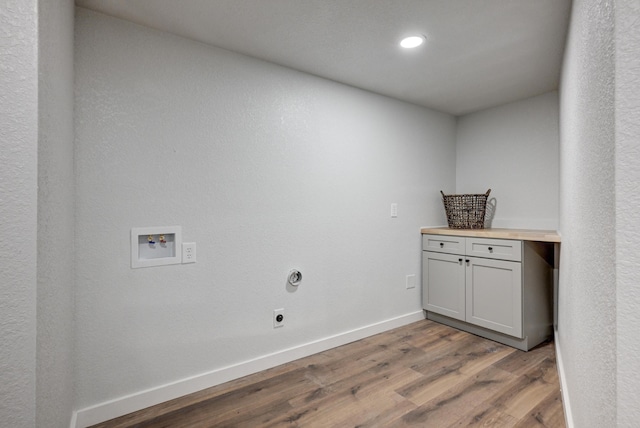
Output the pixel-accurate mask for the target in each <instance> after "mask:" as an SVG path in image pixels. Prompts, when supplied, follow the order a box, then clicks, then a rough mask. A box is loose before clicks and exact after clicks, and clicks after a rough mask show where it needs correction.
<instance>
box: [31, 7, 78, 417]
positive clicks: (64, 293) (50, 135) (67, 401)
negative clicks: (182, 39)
mask: <svg viewBox="0 0 640 428" xmlns="http://www.w3.org/2000/svg"><path fill="white" fill-rule="evenodd" d="M38 7H39V11H38V12H39V13H38V16H39V21H40V22H39V28H38V30H39V34H38V37H39V43H40V45H39V58H38V65H39V72H40V73H39V75H40V79H39V97H38V98H39V99H38V108H39V122H40V123H39V135H38V271H37V272H38V305H37V332H38V333H37V354H36V355H37V371H36V422H37V425H36V426H39V427H62V426H68V425H69V418H70V417H71V414H72V410H73V408H74V407H73V405H74V399H75V397H74V393H73V383H74V376H73V371H74V364H73V363H74V353H73V346H74V345H73V343H74V340H75V335H74V324H73V320H74V307H73V291H74V287H73V281H74V274H73V271H74V248H73V229H74V208H75V205H74V186H73V184H74V181H75V179H74V169H73V15H74V12H75V10H74V4H73V0H57V1H52V0H40V1H39V4H38Z"/></svg>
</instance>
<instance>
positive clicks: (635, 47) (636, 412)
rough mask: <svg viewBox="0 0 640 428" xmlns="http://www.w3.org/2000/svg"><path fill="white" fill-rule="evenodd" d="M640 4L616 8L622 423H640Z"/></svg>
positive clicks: (618, 389)
mask: <svg viewBox="0 0 640 428" xmlns="http://www.w3.org/2000/svg"><path fill="white" fill-rule="evenodd" d="M638 22H640V1H633V2H632V1H619V2H616V8H615V38H616V64H615V70H616V71H615V79H616V82H615V90H616V97H615V98H616V101H615V107H616V113H615V116H616V148H615V149H616V164H615V166H616V174H615V175H616V178H615V185H616V202H615V204H616V218H615V223H616V281H617V287H616V338H617V361H616V365H617V367H616V375H617V376H616V377H617V382H616V399H617V423H618V426H621V427H631V426H634V425H637V424H638V421H639V420H640V408H639V406H638V385H640V339H639V338H638V326H639V325H640V311H639V310H638V308H640V288H639V287H638V284H640V251H638V248H640V228H639V227H638V226H640V210H639V209H638V208H639V207H640V191H639V190H640V188H639V186H640V168H638V165H640V144H639V141H640V120H638V118H639V117H640V56H639V55H638V52H640V26H638Z"/></svg>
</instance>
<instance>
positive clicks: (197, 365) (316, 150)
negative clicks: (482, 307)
mask: <svg viewBox="0 0 640 428" xmlns="http://www.w3.org/2000/svg"><path fill="white" fill-rule="evenodd" d="M76 43H77V45H76V52H75V60H76V152H75V156H76V161H77V180H76V186H77V212H76V215H77V230H76V249H77V265H76V272H77V287H78V289H77V296H76V298H77V319H76V323H77V328H78V344H77V345H78V346H77V352H78V384H77V391H78V400H77V405H78V407H80V408H82V407H86V406H90V405H94V404H97V403H101V402H104V401H105V400H110V399H114V398H117V397H121V396H123V395H125V394H131V393H136V392H139V391H141V390H143V389H145V388H152V387H156V386H159V385H162V384H164V383H167V382H172V381H175V380H179V379H183V378H185V377H188V376H193V375H198V374H200V373H203V372H207V371H210V370H213V369H217V368H222V367H226V366H228V365H231V364H235V363H238V362H240V361H246V360H249V359H251V358H256V357H260V356H263V355H266V354H269V353H273V352H277V351H280V350H283V349H287V348H289V347H292V346H296V345H299V344H303V343H307V342H310V341H314V340H321V339H323V338H326V337H328V336H331V335H335V334H339V333H342V332H346V331H349V330H352V329H356V328H360V327H363V326H367V325H371V324H373V323H377V322H380V321H383V320H386V319H391V318H394V317H398V316H402V315H405V314H410V313H414V312H416V311H418V312H419V311H420V310H421V306H420V290H419V288H416V289H412V290H406V289H405V276H406V275H408V274H415V275H417V276H418V277H419V275H420V235H419V228H420V226H423V225H432V224H442V223H443V222H444V221H445V219H444V213H443V210H442V206H441V203H440V198H439V197H438V191H439V190H440V189H445V190H448V191H452V190H453V183H454V181H455V151H454V150H455V144H454V143H455V119H454V118H453V117H451V116H449V115H446V114H442V113H438V112H434V111H432V110H428V109H425V108H420V107H417V106H414V105H410V104H406V103H402V102H399V101H395V100H392V99H389V98H385V97H382V96H378V95H374V94H371V93H367V92H364V91H360V90H357V89H354V88H351V87H348V86H344V85H340V84H337V83H334V82H330V81H326V80H323V79H319V78H316V77H313V76H309V75H306V74H303V73H298V72H295V71H292V70H289V69H285V68H282V67H278V66H275V65H272V64H268V63H265V62H261V61H258V60H255V59H251V58H248V57H243V56H241V55H237V54H234V53H231V52H228V51H224V50H220V49H216V48H213V47H209V46H206V45H203V44H199V43H195V42H192V41H189V40H186V39H181V38H178V37H175V36H172V35H169V34H166V33H162V32H157V31H154V30H150V29H146V28H143V27H139V26H136V25H133V24H130V23H127V22H124V21H119V20H116V19H113V18H108V17H105V16H102V15H99V14H95V13H92V12H89V11H86V10H83V9H79V10H78V13H77V16H76ZM392 202H395V203H398V206H399V210H398V211H399V216H398V218H396V219H392V218H390V215H389V209H390V204H391V203H392ZM161 225H181V226H182V228H183V235H184V240H185V241H194V242H196V243H197V246H198V247H197V258H198V263H196V264H192V265H176V266H163V267H156V268H142V269H131V268H130V259H129V257H130V255H129V232H130V229H131V227H135V226H161ZM294 267H295V268H299V269H300V270H301V271H302V272H303V275H304V278H303V281H302V284H301V285H300V286H299V287H298V290H297V291H291V290H288V289H287V288H286V287H285V281H286V275H287V272H288V271H289V269H290V268H294ZM280 307H284V308H285V312H286V326H285V327H284V328H282V329H277V330H274V329H273V327H272V312H273V310H274V309H275V308H280Z"/></svg>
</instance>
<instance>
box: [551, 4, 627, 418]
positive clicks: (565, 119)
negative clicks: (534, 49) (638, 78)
mask: <svg viewBox="0 0 640 428" xmlns="http://www.w3.org/2000/svg"><path fill="white" fill-rule="evenodd" d="M561 82H562V83H561V92H560V106H561V108H560V113H561V114H560V117H561V126H560V134H561V145H560V171H561V178H560V196H561V198H560V201H561V203H560V231H561V233H562V256H561V260H560V262H561V264H560V290H559V318H558V337H559V340H558V343H559V348H560V351H561V355H562V360H563V361H562V363H563V366H564V368H565V377H566V379H565V380H566V384H567V387H568V393H569V403H567V405H568V406H570V411H571V414H573V418H574V422H575V426H576V427H581V428H582V427H585V428H587V427H613V426H616V413H615V412H616V267H615V262H616V258H615V254H616V246H615V224H616V215H615V204H616V200H615V190H616V188H615V174H614V171H615V156H614V146H615V143H614V137H615V135H614V134H615V132H614V36H613V4H612V2H611V1H592V0H589V1H584V0H576V1H574V2H573V10H572V17H571V25H570V28H569V34H568V40H567V46H566V51H565V59H564V67H563V72H562V80H561Z"/></svg>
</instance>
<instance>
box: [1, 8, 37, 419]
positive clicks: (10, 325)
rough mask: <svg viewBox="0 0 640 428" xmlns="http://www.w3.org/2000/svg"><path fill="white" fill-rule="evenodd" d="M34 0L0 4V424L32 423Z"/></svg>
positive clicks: (33, 399)
mask: <svg viewBox="0 0 640 428" xmlns="http://www.w3.org/2000/svg"><path fill="white" fill-rule="evenodd" d="M37 26H38V16H37V8H36V0H0V29H2V30H1V31H0V165H2V167H0V219H2V220H0V236H1V237H2V245H0V260H1V261H2V262H1V263H0V344H1V345H0V397H1V399H0V425H1V426H3V427H15V428H21V427H24V428H28V427H33V426H34V425H35V421H36V419H35V414H36V413H35V408H36V402H35V390H36V376H35V368H36V253H37V249H36V231H37V215H36V213H37V177H38V175H37V167H38V165H37V161H38V157H37V149H38V80H37V79H38V61H37V52H38V51H37V43H38V40H37V37H38V27H37Z"/></svg>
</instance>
